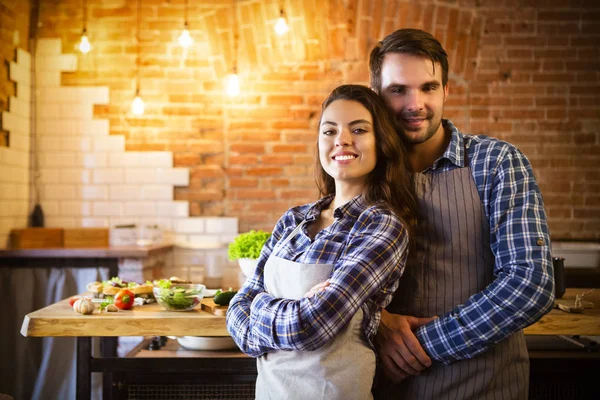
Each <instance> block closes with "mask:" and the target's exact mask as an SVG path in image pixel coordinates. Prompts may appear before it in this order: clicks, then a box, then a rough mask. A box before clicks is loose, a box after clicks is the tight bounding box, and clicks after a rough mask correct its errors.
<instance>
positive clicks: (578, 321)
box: [21, 289, 600, 399]
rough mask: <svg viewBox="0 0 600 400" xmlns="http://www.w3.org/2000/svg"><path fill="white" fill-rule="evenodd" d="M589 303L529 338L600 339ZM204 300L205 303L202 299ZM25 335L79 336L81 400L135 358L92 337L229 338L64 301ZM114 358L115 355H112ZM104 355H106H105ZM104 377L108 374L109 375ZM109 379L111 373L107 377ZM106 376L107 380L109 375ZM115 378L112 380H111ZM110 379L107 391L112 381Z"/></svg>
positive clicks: (198, 316) (200, 315) (184, 321)
mask: <svg viewBox="0 0 600 400" xmlns="http://www.w3.org/2000/svg"><path fill="white" fill-rule="evenodd" d="M585 291H587V290H586V289H567V292H566V293H565V295H564V296H563V299H561V300H563V301H568V300H574V299H575V295H576V294H578V293H582V292H585ZM586 299H587V300H589V301H592V302H594V303H595V308H593V309H586V310H585V311H584V312H583V313H582V314H571V313H566V312H564V311H560V310H558V309H554V310H552V311H551V312H550V313H549V314H547V315H546V316H544V317H543V318H542V319H541V320H540V321H538V322H537V323H536V324H534V325H532V326H530V327H528V328H526V329H525V334H526V335H589V336H600V290H597V291H595V292H594V293H592V294H591V295H590V296H588V297H586ZM203 301H206V299H205V300H203ZM21 334H22V335H23V336H27V337H45V336H75V337H77V398H78V399H89V398H90V387H91V373H92V372H102V371H106V370H108V369H110V368H109V367H110V365H109V363H110V362H113V363H116V362H119V363H122V364H123V365H125V364H127V363H128V362H130V361H131V366H132V367H133V366H134V365H135V364H134V360H130V361H128V360H127V359H116V361H115V358H114V357H113V358H110V357H102V358H94V357H92V355H91V337H92V336H99V337H102V338H103V339H106V338H111V337H117V336H227V335H228V333H227V330H226V327H225V317H222V316H216V315H213V314H210V313H208V312H205V311H202V310H200V309H197V310H193V311H187V312H172V311H165V310H163V309H162V308H161V307H160V306H159V305H158V304H148V305H144V306H141V307H135V309H134V310H131V311H120V312H118V313H103V314H99V313H97V312H96V313H94V314H92V315H78V314H76V313H75V312H74V311H73V310H72V309H71V308H70V307H69V304H68V301H67V300H62V301H60V302H58V303H55V304H52V305H50V306H48V307H45V308H42V309H40V310H38V311H34V312H32V313H30V314H27V315H26V316H25V319H24V320H23V326H22V329H21ZM109 354H110V353H109ZM103 356H105V354H104V351H103ZM105 375H107V374H106V373H105ZM108 375H109V374H108ZM105 378H106V376H105ZM109 378H110V376H109ZM108 381H109V380H108V379H105V381H104V382H105V388H106V385H107V383H108Z"/></svg>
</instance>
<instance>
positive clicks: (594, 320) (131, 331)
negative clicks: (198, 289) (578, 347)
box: [21, 289, 600, 337]
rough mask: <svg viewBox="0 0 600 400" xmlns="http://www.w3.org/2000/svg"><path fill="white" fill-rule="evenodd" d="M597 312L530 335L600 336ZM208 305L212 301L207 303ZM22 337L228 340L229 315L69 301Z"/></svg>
mask: <svg viewBox="0 0 600 400" xmlns="http://www.w3.org/2000/svg"><path fill="white" fill-rule="evenodd" d="M585 291H587V289H567V291H566V293H565V295H564V296H563V298H562V299H561V300H562V301H569V300H574V299H575V295H576V294H578V293H583V292H585ZM586 299H587V300H589V301H592V302H593V303H594V304H595V308H592V309H586V310H585V311H584V312H583V313H581V314H572V313H566V312H564V311H561V310H558V309H554V310H552V311H551V312H550V313H548V314H547V315H545V316H544V317H543V318H542V319H541V320H540V321H538V322H537V323H535V324H533V325H531V326H530V327H528V328H526V329H525V334H526V335H582V336H583V335H585V336H600V290H598V291H595V292H593V293H592V294H591V295H589V296H587V297H586ZM203 301H207V300H206V299H204V300H203ZM21 334H22V335H23V336H27V337H30V336H32V337H45V336H102V337H111V336H227V335H228V333H227V330H226V329H225V317H221V316H216V315H213V314H210V313H208V312H206V311H203V310H200V309H196V310H192V311H187V312H172V311H166V310H163V309H162V308H161V307H160V306H159V305H158V304H156V303H153V304H146V305H144V306H141V307H135V309H134V310H128V311H120V312H118V313H102V314H100V313H98V312H96V313H94V314H92V315H79V314H76V313H74V312H73V310H72V309H71V308H70V307H69V304H68V301H67V300H62V301H59V302H58V303H55V304H52V305H50V306H48V307H45V308H42V309H40V310H37V311H34V312H32V313H30V314H27V315H26V316H25V319H24V320H23V326H22V328H21Z"/></svg>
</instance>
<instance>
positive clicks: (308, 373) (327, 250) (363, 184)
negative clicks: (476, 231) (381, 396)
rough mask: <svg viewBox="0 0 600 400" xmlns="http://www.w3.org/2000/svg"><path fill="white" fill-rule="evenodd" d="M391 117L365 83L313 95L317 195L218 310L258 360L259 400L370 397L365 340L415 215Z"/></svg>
mask: <svg viewBox="0 0 600 400" xmlns="http://www.w3.org/2000/svg"><path fill="white" fill-rule="evenodd" d="M391 121H392V120H391V117H390V116H389V114H388V111H387V109H386V107H385V105H384V104H383V103H382V101H381V100H380V99H379V97H378V96H377V95H376V94H375V93H374V92H373V91H372V90H370V89H369V88H367V87H365V86H359V85H344V86H340V87H338V88H337V89H335V90H334V91H333V92H332V93H331V95H330V96H329V97H328V98H327V99H326V100H325V102H324V103H323V107H322V114H321V120H320V123H319V134H318V142H317V152H318V157H317V166H316V178H317V185H318V187H319V190H320V192H321V194H322V195H323V196H324V197H323V198H321V199H320V200H318V201H316V202H315V203H312V204H306V205H303V206H299V207H294V208H291V209H290V210H289V211H287V212H286V213H285V214H284V215H283V216H282V217H281V218H280V220H279V221H278V222H277V225H276V226H275V230H274V231H273V235H272V236H271V238H270V239H269V241H268V242H267V243H266V244H265V246H264V247H263V249H262V252H261V255H260V257H259V261H258V266H257V268H256V271H255V273H254V276H252V277H251V278H250V279H248V280H247V281H246V283H245V284H244V286H243V287H242V288H241V290H240V291H239V293H238V294H237V295H236V296H235V297H234V298H233V299H232V301H231V304H230V306H229V311H228V313H227V329H228V331H229V332H230V333H231V336H232V337H233V338H234V340H235V342H236V343H237V344H238V346H239V347H240V348H241V349H242V351H243V352H245V353H246V354H248V355H250V356H252V357H257V358H258V361H257V362H258V378H257V382H256V398H257V399H261V400H262V399H278V400H279V399H327V400H331V399H344V400H347V399H360V400H364V399H369V398H371V386H372V383H373V377H374V375H375V352H374V350H373V344H372V340H373V337H374V335H375V332H376V331H377V327H378V325H379V321H380V318H381V309H382V308H383V307H385V306H386V305H387V304H388V303H389V302H390V301H391V298H392V295H393V293H394V290H395V289H396V287H397V286H398V279H399V278H400V276H401V275H402V272H403V270H404V264H405V261H406V255H407V249H408V236H409V235H408V232H409V230H410V226H411V221H412V219H413V216H414V215H416V214H415V210H416V203H415V200H414V196H413V193H412V191H411V184H410V177H409V173H408V165H407V162H406V154H405V150H404V147H403V145H402V143H401V142H400V139H399V138H398V136H397V134H396V132H395V130H394V127H393V123H392V122H391Z"/></svg>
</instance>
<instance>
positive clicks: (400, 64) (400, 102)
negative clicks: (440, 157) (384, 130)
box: [380, 53, 448, 144]
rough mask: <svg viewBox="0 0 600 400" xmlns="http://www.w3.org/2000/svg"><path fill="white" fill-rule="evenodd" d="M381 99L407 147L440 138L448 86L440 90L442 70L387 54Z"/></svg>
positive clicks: (410, 57)
mask: <svg viewBox="0 0 600 400" xmlns="http://www.w3.org/2000/svg"><path fill="white" fill-rule="evenodd" d="M380 95H381V97H382V98H383V99H384V101H385V102H386V104H387V106H388V107H389V108H390V110H391V111H392V113H393V114H394V119H395V122H396V131H397V132H398V133H399V134H401V135H402V136H403V137H404V139H405V140H406V142H407V143H410V144H418V143H424V142H426V141H427V140H429V139H430V138H431V137H432V136H434V135H435V134H436V133H440V134H443V130H444V129H443V127H442V125H441V122H442V114H443V112H444V102H445V101H446V97H447V96H448V85H446V86H445V87H444V86H442V66H441V65H440V64H439V63H436V64H435V69H434V65H433V62H432V61H431V60H430V59H428V58H426V57H420V56H414V55H410V54H403V53H389V54H386V55H385V57H384V58H383V65H382V68H381V92H380Z"/></svg>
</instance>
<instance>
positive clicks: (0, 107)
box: [0, 0, 31, 147]
mask: <svg viewBox="0 0 600 400" xmlns="http://www.w3.org/2000/svg"><path fill="white" fill-rule="evenodd" d="M30 9H31V1H30V0H22V1H21V0H20V1H14V0H1V1H0V57H1V61H2V62H1V63H0V111H8V102H9V98H10V97H11V96H15V95H16V93H15V83H14V81H11V80H10V79H8V77H9V65H10V63H11V62H15V61H16V57H17V49H22V50H25V51H29V25H30V23H29V19H30V16H29V14H30ZM3 146H4V147H5V146H8V134H7V132H6V130H5V129H4V128H2V126H0V147H3Z"/></svg>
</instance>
